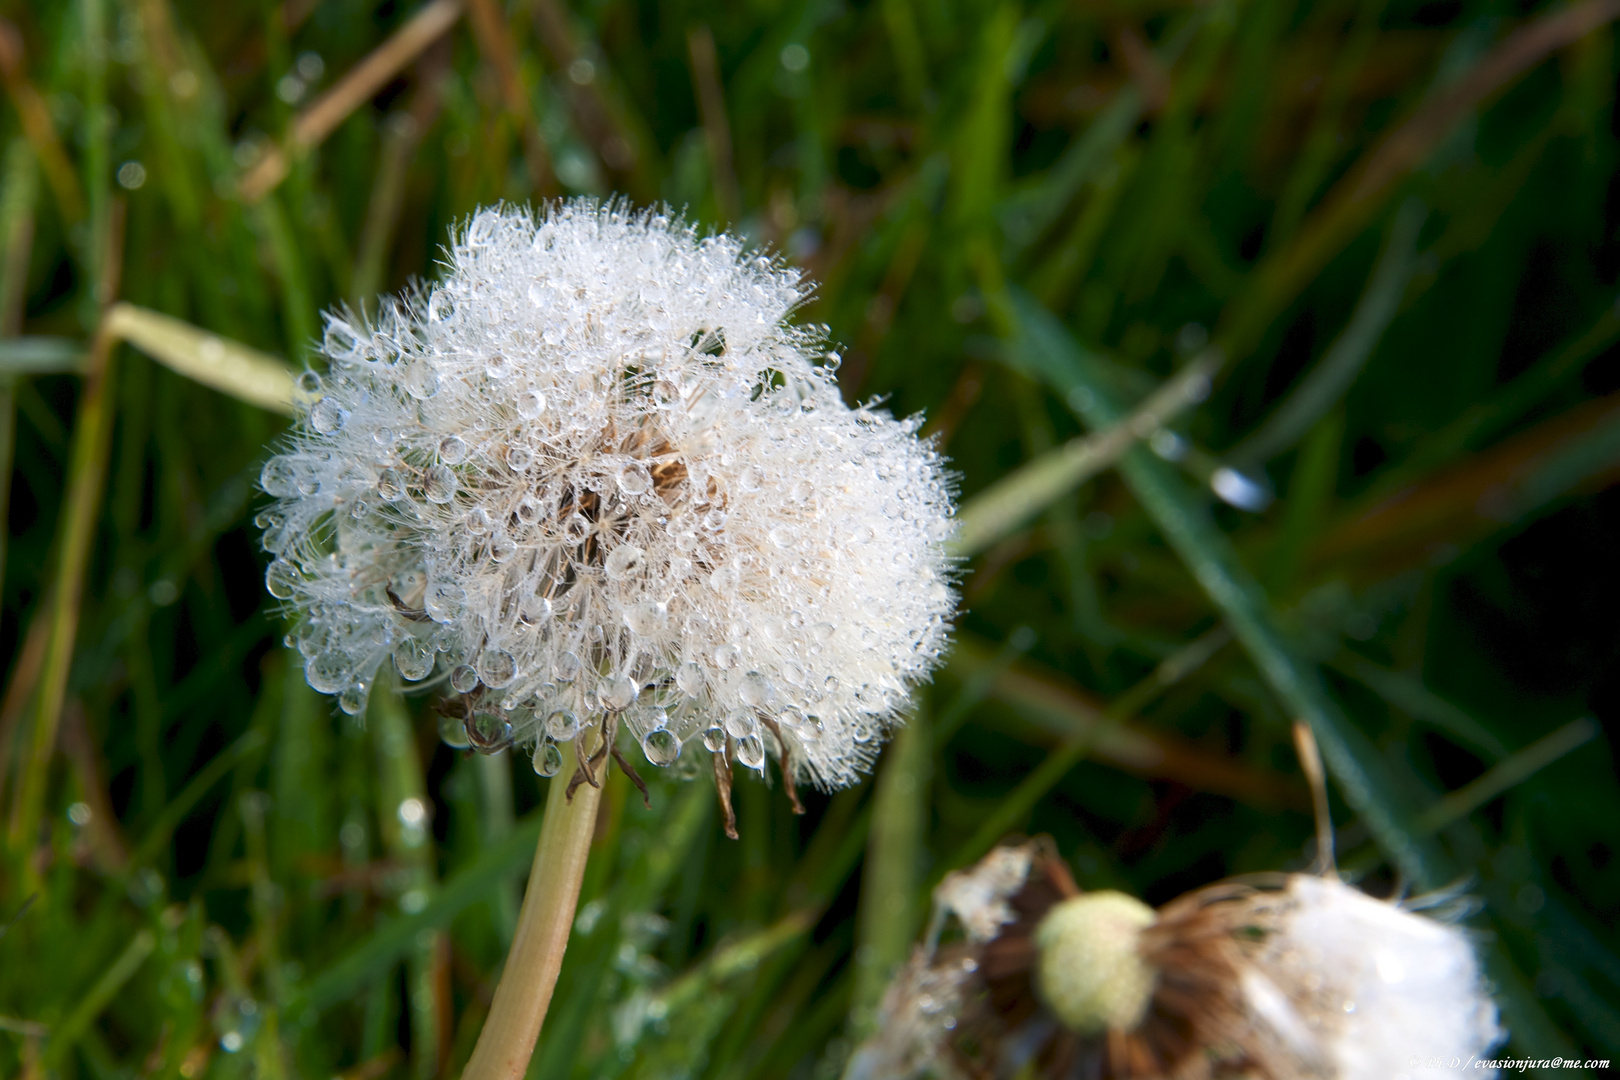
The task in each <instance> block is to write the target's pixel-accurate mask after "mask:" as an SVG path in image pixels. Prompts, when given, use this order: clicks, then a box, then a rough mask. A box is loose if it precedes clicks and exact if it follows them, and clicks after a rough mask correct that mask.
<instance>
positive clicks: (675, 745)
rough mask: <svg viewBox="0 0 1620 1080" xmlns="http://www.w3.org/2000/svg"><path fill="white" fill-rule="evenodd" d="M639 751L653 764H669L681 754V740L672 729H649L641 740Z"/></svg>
mask: <svg viewBox="0 0 1620 1080" xmlns="http://www.w3.org/2000/svg"><path fill="white" fill-rule="evenodd" d="M641 752H642V753H643V754H645V755H647V760H648V761H650V762H652V763H653V764H654V765H669V764H672V763H673V762H674V761H675V759H676V758H678V757H680V756H681V740H679V739H677V738H676V737H675V733H674V732H672V731H666V730H664V729H662V728H660V729H659V730H657V731H649V732H648V733H647V734H646V736H645V737H644V738H643V739H642V740H641Z"/></svg>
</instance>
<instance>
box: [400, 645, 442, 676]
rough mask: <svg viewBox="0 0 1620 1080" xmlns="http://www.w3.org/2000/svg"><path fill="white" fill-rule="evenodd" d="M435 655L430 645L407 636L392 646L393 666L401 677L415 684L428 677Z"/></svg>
mask: <svg viewBox="0 0 1620 1080" xmlns="http://www.w3.org/2000/svg"><path fill="white" fill-rule="evenodd" d="M435 655H436V654H435V653H434V651H433V646H432V645H429V644H428V643H427V642H426V641H423V640H422V639H421V638H419V637H416V636H414V635H412V634H407V635H405V636H404V637H402V638H400V639H399V643H398V644H397V645H395V646H394V666H395V667H397V668H399V673H400V675H401V676H402V677H404V678H406V679H409V680H410V681H411V682H415V681H416V680H418V679H425V678H427V677H428V674H429V673H430V672H431V671H432V670H433V661H434V658H435Z"/></svg>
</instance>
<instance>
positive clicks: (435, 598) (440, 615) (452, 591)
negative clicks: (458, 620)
mask: <svg viewBox="0 0 1620 1080" xmlns="http://www.w3.org/2000/svg"><path fill="white" fill-rule="evenodd" d="M466 602H467V590H465V589H463V588H462V587H461V586H460V585H457V584H455V583H454V582H451V581H435V582H434V583H433V584H432V585H429V586H428V587H427V592H426V593H424V594H423V597H422V607H423V608H424V609H425V610H426V611H427V613H428V617H429V618H430V619H432V620H433V621H434V622H441V623H447V622H450V621H451V620H452V619H454V618H455V617H456V616H458V615H460V614H461V609H462V606H463V605H464V604H466Z"/></svg>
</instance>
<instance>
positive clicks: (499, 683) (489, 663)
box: [478, 649, 517, 690]
mask: <svg viewBox="0 0 1620 1080" xmlns="http://www.w3.org/2000/svg"><path fill="white" fill-rule="evenodd" d="M478 675H479V677H480V678H482V679H483V680H484V683H485V685H487V686H492V687H494V688H495V689H497V690H499V689H500V688H501V687H503V686H505V685H507V684H508V683H510V682H511V681H512V680H513V679H514V678H516V677H517V660H516V659H515V658H514V657H513V656H512V654H511V653H509V652H507V651H506V650H505V649H485V650H484V654H483V655H482V656H480V657H479V658H478Z"/></svg>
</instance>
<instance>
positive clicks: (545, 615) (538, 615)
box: [518, 596, 556, 626]
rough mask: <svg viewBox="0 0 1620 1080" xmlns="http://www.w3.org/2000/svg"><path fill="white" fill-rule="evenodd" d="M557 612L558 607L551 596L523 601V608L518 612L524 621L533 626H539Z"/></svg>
mask: <svg viewBox="0 0 1620 1080" xmlns="http://www.w3.org/2000/svg"><path fill="white" fill-rule="evenodd" d="M555 611H556V605H555V604H553V603H552V602H551V597H549V596H531V597H529V598H528V599H527V600H525V601H523V608H522V610H521V611H519V612H518V614H519V616H521V617H522V619H523V621H524V622H526V623H529V624H530V625H531V626H538V625H540V624H541V623H543V622H545V621H546V620H548V619H550V618H551V616H552V614H553V613H554V612H555Z"/></svg>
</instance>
